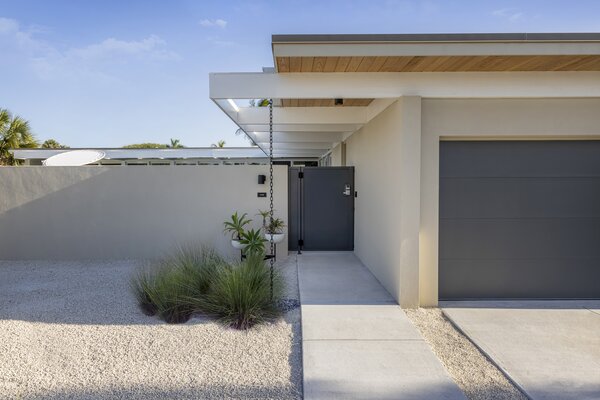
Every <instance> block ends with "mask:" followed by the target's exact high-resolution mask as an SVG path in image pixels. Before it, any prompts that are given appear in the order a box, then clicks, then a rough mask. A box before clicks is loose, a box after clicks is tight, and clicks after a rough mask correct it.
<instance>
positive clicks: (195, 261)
mask: <svg viewBox="0 0 600 400" xmlns="http://www.w3.org/2000/svg"><path fill="white" fill-rule="evenodd" d="M261 244H262V242H261ZM131 288H132V290H133V293H134V295H135V297H136V299H137V301H138V304H139V306H140V308H141V309H142V311H143V312H144V313H145V314H146V315H158V316H159V317H160V318H161V319H163V320H164V321H166V322H168V323H183V322H186V321H188V320H189V319H190V317H191V315H192V314H193V313H201V314H205V315H209V316H214V317H215V318H217V319H218V321H219V322H221V323H223V324H225V325H227V326H230V327H233V328H235V329H248V328H250V327H252V326H253V325H255V324H258V323H261V322H264V321H268V320H271V319H273V318H276V317H277V316H279V315H280V314H281V309H280V307H278V304H280V302H281V297H282V294H283V289H284V284H283V279H282V277H281V275H280V274H279V273H278V271H277V270H275V271H273V296H272V297H271V272H270V267H269V265H267V264H266V263H265V261H264V251H257V252H250V251H249V252H248V253H247V255H246V259H245V260H244V261H242V262H240V263H237V264H230V263H227V262H226V261H224V260H223V259H222V258H221V257H220V256H219V255H218V254H217V253H215V252H214V250H212V249H208V248H205V247H190V246H188V247H184V248H179V249H178V250H177V251H176V252H174V253H172V254H171V255H169V256H168V257H165V258H164V259H163V260H162V261H160V262H159V263H157V264H156V265H155V266H154V268H153V269H151V270H144V271H140V272H139V273H138V274H137V275H135V276H134V278H133V279H132V282H131Z"/></svg>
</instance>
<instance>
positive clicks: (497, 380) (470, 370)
mask: <svg viewBox="0 0 600 400" xmlns="http://www.w3.org/2000/svg"><path fill="white" fill-rule="evenodd" d="M404 311H405V312H406V315H408V318H409V319H410V320H411V321H412V323H413V324H414V325H415V326H416V327H417V328H418V329H419V331H420V332H421V335H423V337H424V338H425V340H426V341H427V342H428V343H429V345H430V346H431V348H432V349H433V352H434V353H435V354H436V355H437V356H438V358H439V359H440V360H441V361H442V364H444V366H445V367H446V370H447V371H448V373H449V374H450V376H452V378H453V379H454V381H455V382H456V383H457V384H458V386H459V387H460V388H461V389H462V391H463V392H464V393H465V395H466V396H467V397H468V398H469V399H471V400H505V399H506V400H527V397H526V396H525V395H524V394H523V393H521V391H519V389H517V388H516V387H515V386H514V385H513V384H512V383H511V382H510V381H509V380H508V379H507V378H506V377H505V376H504V374H503V373H502V372H500V370H498V368H496V366H495V365H494V364H492V363H491V362H490V361H489V360H488V359H487V357H486V356H485V355H483V354H482V353H481V352H480V351H479V349H477V347H475V345H474V344H473V343H471V341H470V340H469V339H467V338H466V337H465V336H464V335H463V334H462V333H460V332H459V331H458V330H456V328H454V326H453V325H452V324H451V323H450V322H449V321H448V320H447V319H446V318H445V317H444V316H443V315H442V312H441V310H440V309H439V308H419V309H416V310H404Z"/></svg>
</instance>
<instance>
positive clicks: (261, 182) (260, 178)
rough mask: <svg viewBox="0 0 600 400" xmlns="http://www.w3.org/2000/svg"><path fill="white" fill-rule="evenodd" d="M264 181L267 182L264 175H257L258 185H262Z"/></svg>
mask: <svg viewBox="0 0 600 400" xmlns="http://www.w3.org/2000/svg"><path fill="white" fill-rule="evenodd" d="M266 181H267V177H266V175H259V176H258V184H259V185H264V184H265V182H266Z"/></svg>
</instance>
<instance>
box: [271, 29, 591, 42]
mask: <svg viewBox="0 0 600 400" xmlns="http://www.w3.org/2000/svg"><path fill="white" fill-rule="evenodd" d="M584 41H592V42H595V41H600V33H599V32H587V33H585V32H579V33H578V32H573V33H424V34H421V33H416V34H413V33H408V34H316V35H312V34H297V35H296V34H284V35H272V36H271V42H272V44H287V43H289V44H293V43H369V42H372V43H381V42H584Z"/></svg>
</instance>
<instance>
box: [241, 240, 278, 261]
mask: <svg viewBox="0 0 600 400" xmlns="http://www.w3.org/2000/svg"><path fill="white" fill-rule="evenodd" d="M245 259H246V255H245V254H244V252H243V251H242V250H240V260H242V261H244V260H245ZM270 259H273V261H277V244H276V243H273V254H265V261H267V260H270Z"/></svg>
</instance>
